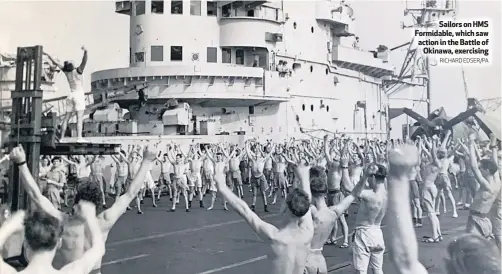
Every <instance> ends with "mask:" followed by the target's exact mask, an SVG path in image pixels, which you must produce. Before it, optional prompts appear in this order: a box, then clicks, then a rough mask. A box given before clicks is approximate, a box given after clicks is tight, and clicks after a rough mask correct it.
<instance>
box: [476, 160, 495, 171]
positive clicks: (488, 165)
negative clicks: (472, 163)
mask: <svg viewBox="0 0 502 274" xmlns="http://www.w3.org/2000/svg"><path fill="white" fill-rule="evenodd" d="M479 166H480V167H481V168H484V169H486V170H488V172H489V173H490V174H491V175H493V174H495V172H497V170H498V167H497V164H496V163H495V162H494V161H493V160H492V159H481V161H479Z"/></svg>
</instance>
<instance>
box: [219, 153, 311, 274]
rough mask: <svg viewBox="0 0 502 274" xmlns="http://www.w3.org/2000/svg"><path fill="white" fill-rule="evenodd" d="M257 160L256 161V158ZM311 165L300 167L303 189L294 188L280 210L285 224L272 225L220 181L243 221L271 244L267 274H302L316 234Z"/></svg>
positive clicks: (225, 193)
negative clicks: (310, 179) (312, 210)
mask: <svg viewBox="0 0 502 274" xmlns="http://www.w3.org/2000/svg"><path fill="white" fill-rule="evenodd" d="M255 159H256V158H255ZM309 170H310V166H309V165H305V164H302V165H297V166H296V168H295V171H296V173H297V176H298V178H299V180H300V187H299V188H295V189H294V190H293V191H291V193H290V194H289V195H288V197H287V198H286V200H285V203H284V205H283V207H282V208H281V213H280V214H281V217H282V222H281V223H280V224H279V225H277V226H274V225H271V224H269V223H267V222H265V221H263V220H262V219H260V217H258V215H256V213H254V212H253V210H251V209H250V208H249V207H248V205H247V204H246V202H244V201H243V200H242V199H241V198H240V197H238V196H237V195H235V194H234V193H233V191H232V190H231V189H230V188H229V187H228V186H227V185H226V184H225V180H217V181H216V183H217V186H218V190H219V192H220V193H221V195H222V196H223V197H224V198H225V199H226V200H227V201H228V203H230V205H231V206H232V207H233V208H234V209H235V210H236V211H237V212H238V213H239V215H241V216H242V218H244V220H245V221H246V222H247V223H248V224H249V225H250V226H251V228H252V229H253V230H254V231H255V232H256V233H257V234H258V236H259V237H260V238H261V239H262V240H263V241H265V242H266V243H267V244H268V245H269V250H268V252H267V255H268V256H267V259H268V263H269V270H268V271H267V273H268V274H303V273H304V271H305V264H306V261H307V257H308V254H309V250H310V243H311V241H312V237H313V235H314V226H313V223H312V214H311V212H310V196H311V194H310V186H309V184H310V181H309Z"/></svg>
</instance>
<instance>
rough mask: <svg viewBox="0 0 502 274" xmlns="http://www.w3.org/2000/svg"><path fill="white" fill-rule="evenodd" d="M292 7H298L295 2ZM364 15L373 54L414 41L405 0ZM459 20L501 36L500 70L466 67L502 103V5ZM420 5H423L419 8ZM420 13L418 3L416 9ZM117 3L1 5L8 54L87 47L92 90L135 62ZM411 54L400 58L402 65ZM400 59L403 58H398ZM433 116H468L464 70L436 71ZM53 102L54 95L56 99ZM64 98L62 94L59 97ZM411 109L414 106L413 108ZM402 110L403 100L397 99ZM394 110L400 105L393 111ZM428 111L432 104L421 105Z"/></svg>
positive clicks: (360, 32) (362, 4) (473, 89)
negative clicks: (107, 73) (95, 78)
mask: <svg viewBox="0 0 502 274" xmlns="http://www.w3.org/2000/svg"><path fill="white" fill-rule="evenodd" d="M291 1H292V0H291ZM346 2H347V3H349V4H350V5H351V6H352V7H353V8H354V12H355V16H356V21H355V22H356V33H357V36H359V37H360V47H361V48H367V49H373V48H375V47H376V46H378V45H380V44H382V45H387V46H389V47H394V46H397V45H400V44H403V43H405V42H408V41H410V40H411V33H410V31H409V30H402V29H401V22H403V21H404V22H410V18H405V17H404V15H403V12H404V9H405V7H406V4H407V3H406V1H404V0H389V1H378V0H372V1H370V0H356V1H354V0H353V1H350V0H348V1H346ZM458 2H459V4H458V7H459V10H458V15H457V18H458V19H459V20H462V19H479V18H481V19H482V18H491V19H492V24H493V30H494V31H495V32H494V33H493V36H492V39H491V41H492V46H493V50H492V52H493V54H494V56H493V60H494V61H493V65H492V66H490V67H483V68H480V67H465V68H464V69H465V76H466V82H467V87H468V91H469V96H470V97H476V98H478V99H483V98H492V97H499V96H500V92H501V75H502V74H501V55H500V48H501V46H502V45H501V39H500V36H501V35H500V29H501V19H500V18H501V3H500V1H496V0H492V1H483V0H474V1H469V0H460V1H458ZM415 4H416V2H415ZM408 5H409V6H412V5H413V3H411V2H410V3H408ZM114 9H115V2H114V1H109V0H107V1H72V0H68V1H24V0H16V1H7V0H0V18H2V19H3V21H4V23H2V24H1V25H0V37H1V38H0V51H2V52H11V53H14V52H15V51H16V47H18V46H31V45H43V46H44V50H45V51H46V52H48V53H50V54H51V55H53V56H55V57H56V58H58V59H60V60H75V61H77V62H79V61H80V59H81V57H82V51H81V49H80V48H81V46H82V45H85V46H86V48H87V49H88V50H89V56H90V59H89V61H88V63H87V68H86V72H85V74H84V79H85V81H86V82H87V86H88V87H89V88H90V73H92V72H94V71H97V70H102V69H110V68H119V67H127V66H128V62H129V56H128V54H129V17H128V16H126V15H121V14H116V13H115V12H114ZM405 50H406V48H403V49H401V50H397V51H394V52H393V54H394V56H393V57H392V58H393V59H392V60H394V63H395V65H396V66H397V67H398V68H399V67H400V60H402V57H403V56H404V54H405ZM396 55H397V56H396ZM431 80H432V93H433V96H432V109H435V108H438V107H441V106H443V107H445V109H446V111H447V113H452V114H455V113H457V112H459V111H463V110H465V104H466V103H465V102H466V101H465V95H464V82H463V80H462V69H461V68H460V67H453V68H452V67H447V68H444V67H437V66H436V67H433V68H432V79H431ZM57 87H58V91H57V93H58V94H57V96H61V95H64V93H66V92H68V85H67V83H66V82H65V79H64V75H62V74H59V75H58V76H57ZM422 94H423V89H421V88H413V89H407V90H405V91H403V92H401V93H398V94H395V95H394V96H393V97H394V98H405V97H406V98H409V97H413V98H416V99H419V98H422ZM51 97H52V96H51ZM54 97H56V95H54ZM407 102H408V104H411V103H410V102H409V101H407ZM391 104H395V105H394V106H395V107H398V106H399V104H403V101H399V100H393V101H391ZM391 106H392V105H391ZM413 107H415V108H417V109H423V108H424V107H425V103H418V102H416V103H414V104H413Z"/></svg>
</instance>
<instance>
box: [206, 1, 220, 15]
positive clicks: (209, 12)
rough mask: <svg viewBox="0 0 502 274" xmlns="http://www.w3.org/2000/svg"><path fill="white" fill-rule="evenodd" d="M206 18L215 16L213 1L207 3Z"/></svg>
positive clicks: (215, 9)
mask: <svg viewBox="0 0 502 274" xmlns="http://www.w3.org/2000/svg"><path fill="white" fill-rule="evenodd" d="M206 3H207V16H216V13H217V8H216V7H217V6H216V2H215V1H207V2H206Z"/></svg>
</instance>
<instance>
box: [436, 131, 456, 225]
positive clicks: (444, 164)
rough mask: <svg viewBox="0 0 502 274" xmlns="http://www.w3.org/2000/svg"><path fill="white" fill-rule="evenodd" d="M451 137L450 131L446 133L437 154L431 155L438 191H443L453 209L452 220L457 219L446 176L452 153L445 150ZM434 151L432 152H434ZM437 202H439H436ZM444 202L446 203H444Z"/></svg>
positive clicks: (454, 203)
mask: <svg viewBox="0 0 502 274" xmlns="http://www.w3.org/2000/svg"><path fill="white" fill-rule="evenodd" d="M450 135H451V130H448V131H447V132H446V135H445V137H444V139H443V142H442V143H441V147H440V148H439V149H438V150H437V154H436V153H433V154H432V157H433V158H434V162H435V163H436V165H437V166H438V167H439V175H438V178H437V180H438V182H437V185H438V186H439V191H441V190H442V191H443V192H444V194H445V195H446V196H447V197H448V199H449V200H450V202H451V205H452V208H453V218H457V217H458V214H457V204H456V202H455V198H454V197H453V193H452V192H451V191H452V186H451V181H450V176H449V175H448V170H449V168H450V166H451V163H452V159H453V152H454V150H453V151H450V152H448V150H447V149H446V145H447V144H448V140H449V138H450ZM434 151H435V150H433V152H434ZM438 201H439V200H438ZM445 202H446V201H445ZM436 209H437V211H438V212H439V206H436Z"/></svg>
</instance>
